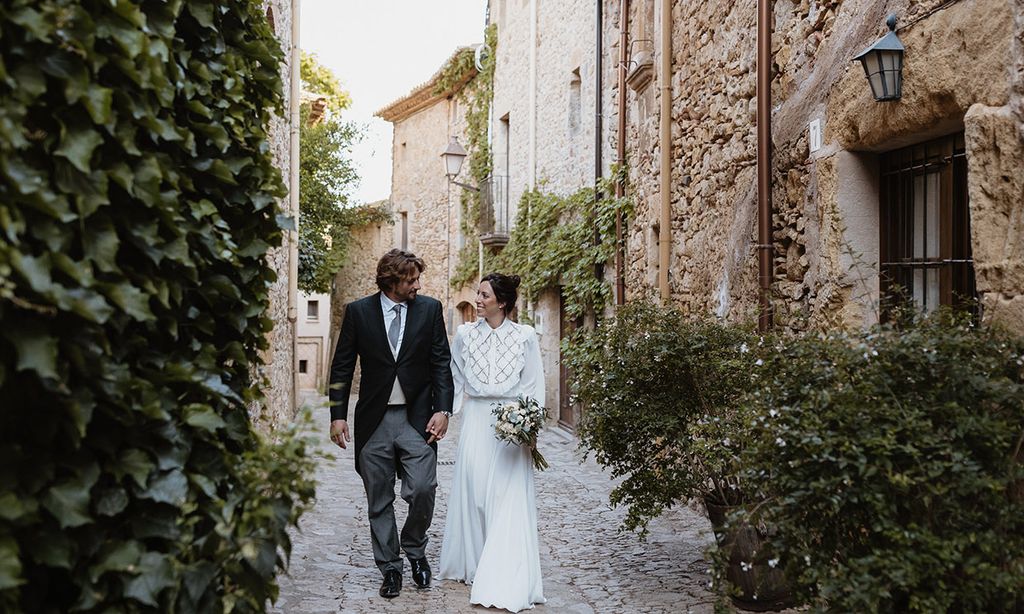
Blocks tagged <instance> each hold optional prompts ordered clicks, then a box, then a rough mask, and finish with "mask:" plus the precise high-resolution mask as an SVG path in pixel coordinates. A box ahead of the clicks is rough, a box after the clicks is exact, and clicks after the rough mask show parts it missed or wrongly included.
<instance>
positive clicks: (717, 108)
mask: <svg viewBox="0 0 1024 614" xmlns="http://www.w3.org/2000/svg"><path fill="white" fill-rule="evenodd" d="M622 1H624V0H609V1H608V2H605V4H604V6H605V13H606V15H607V20H606V24H607V26H608V27H607V29H606V33H605V41H606V57H607V58H608V60H609V61H608V62H607V66H608V67H609V71H608V72H609V74H608V75H607V78H606V79H605V80H604V83H605V85H606V88H607V95H606V96H605V100H606V107H605V114H606V116H607V117H609V120H610V122H609V125H614V123H615V119H616V116H617V106H618V103H617V101H618V96H619V92H618V91H617V89H618V88H617V84H616V80H615V78H614V75H613V74H612V73H613V70H614V68H613V67H614V66H615V61H614V58H616V57H617V56H618V38H619V36H618V35H619V32H620V30H619V28H620V27H621V26H620V24H619V23H618V22H619V19H618V16H619V10H620V2H622ZM625 1H628V0H625ZM660 5H661V2H659V1H657V0H639V1H637V0H634V1H632V2H629V4H628V14H629V23H628V24H626V28H627V32H628V36H629V44H630V48H629V49H630V52H631V56H633V58H636V59H640V60H642V57H641V56H639V55H637V54H638V53H639V52H646V53H648V54H650V55H651V56H653V57H654V62H653V66H654V68H653V70H652V71H651V72H653V75H652V77H653V78H652V79H651V80H650V82H649V83H648V84H647V85H646V86H642V87H639V88H637V89H636V90H634V89H632V88H627V89H626V91H625V95H626V97H627V98H626V100H627V106H626V109H627V110H626V113H627V115H626V118H627V126H628V128H627V133H626V150H627V157H628V163H629V178H630V184H631V190H632V194H633V196H634V197H635V199H636V205H637V211H636V216H635V219H634V220H633V222H632V223H631V224H630V227H629V232H628V234H627V238H626V244H627V253H628V258H627V262H628V266H627V298H635V297H640V296H653V295H656V290H655V285H656V270H657V267H658V264H659V263H658V258H657V239H658V234H657V232H656V229H657V224H658V219H659V211H658V209H659V204H658V202H659V197H660V192H659V155H660V150H659V147H658V139H657V136H658V121H659V102H660V100H659V97H660V91H661V90H660V85H661V83H663V81H662V79H663V76H662V75H661V74H659V70H658V68H657V67H658V65H659V61H658V58H659V56H658V54H659V49H660V42H661V37H660V31H661V20H662V18H663V16H662V15H661V11H660ZM773 5H774V9H773V11H774V12H773V16H774V35H773V38H772V59H773V64H774V67H775V72H774V75H773V80H772V85H771V94H772V100H771V103H772V120H771V127H772V132H771V134H772V145H773V149H774V151H773V160H772V166H771V168H772V180H773V189H772V199H773V203H774V216H773V224H772V226H773V246H774V256H775V261H774V264H775V266H774V281H773V284H772V297H773V299H772V302H773V306H774V310H775V323H776V325H778V326H783V327H788V328H791V329H805V328H810V327H822V326H834V325H840V324H845V325H865V324H870V323H872V322H874V321H877V319H878V318H879V313H880V310H879V305H880V299H881V298H883V296H885V294H886V292H885V287H884V286H885V283H886V282H885V280H886V279H887V277H891V276H892V275H900V274H901V273H900V271H903V272H904V273H903V275H904V277H903V278H902V279H903V281H904V282H906V283H905V284H904V286H905V287H907V289H908V291H909V293H910V294H911V295H912V296H913V298H914V300H915V302H917V303H918V304H919V305H924V306H925V307H926V308H931V307H932V306H934V305H935V304H936V302H937V301H938V302H945V301H946V299H948V296H949V295H950V292H949V290H950V287H951V285H952V287H953V288H954V289H961V290H962V289H963V288H971V287H972V284H971V283H970V282H971V281H972V280H970V279H969V277H970V271H969V269H970V264H969V263H967V262H964V261H967V260H973V271H974V277H975V280H976V290H977V293H978V296H979V298H980V302H981V306H982V313H983V316H984V318H985V320H987V321H999V322H1002V323H1005V324H1007V325H1009V326H1010V327H1012V328H1014V329H1015V330H1017V331H1020V332H1024V273H1022V271H1024V172H1022V171H1024V158H1022V137H1024V123H1022V117H1024V108H1022V103H1021V100H1022V98H1021V91H1022V88H1024V80H1022V75H1024V71H1022V65H1024V55H1022V48H1024V47H1022V38H1024V36H1022V31H1024V14H1022V12H1024V9H1022V7H1021V5H1020V3H1014V2H1008V1H1006V0H973V1H971V0H968V1H962V2H955V1H954V2H950V1H940V0H920V1H918V0H909V1H908V0H904V1H900V2H880V1H877V0H824V1H809V0H803V1H778V2H774V3H773ZM756 11H757V7H756V3H754V2H748V3H739V2H711V3H689V4H687V3H681V2H675V3H672V11H671V15H670V18H671V20H672V41H671V42H672V52H671V58H672V71H671V74H670V75H669V76H668V77H667V78H669V79H671V93H672V118H671V120H672V121H671V126H672V135H671V143H672V147H671V153H670V156H671V168H672V177H671V180H670V182H669V183H670V186H671V203H672V209H671V220H672V227H671V259H670V261H669V286H670V294H671V299H672V302H674V303H676V304H678V305H681V306H682V307H683V308H684V309H686V310H687V311H689V312H691V313H713V314H717V315H718V316H721V317H724V318H727V319H729V320H732V321H750V320H752V319H754V318H755V317H756V313H757V309H758V308H757V299H758V277H757V274H758V273H757V256H756V253H755V252H756V250H755V247H756V243H757V234H756V209H757V181H756V117H755V109H756V74H755V71H756V33H757V29H756V28H757V15H756ZM888 13H895V14H896V16H897V19H898V24H899V28H898V30H897V34H898V36H899V37H900V39H901V40H902V42H903V44H904V45H905V47H906V52H905V67H904V70H903V75H904V83H903V96H902V99H900V100H899V101H897V102H875V101H874V99H873V98H872V96H871V93H870V90H869V87H868V83H867V80H866V79H865V75H864V71H863V70H862V69H861V67H860V65H859V63H855V62H853V61H852V59H853V58H854V57H855V56H856V55H857V53H858V52H860V51H861V50H862V49H864V48H866V47H867V46H868V45H870V44H871V43H873V42H874V41H875V40H877V39H878V38H879V37H881V36H882V35H883V34H884V33H885V31H886V29H885V26H884V21H885V18H886V15H887V14H888ZM633 58H631V59H633ZM629 68H630V69H631V70H633V71H637V70H638V64H637V63H636V62H630V66H629ZM812 122H815V124H816V127H815V128H814V129H817V130H820V134H821V135H822V139H821V143H820V147H815V148H814V150H813V151H812V147H811V145H817V143H811V142H810V140H809V139H810V132H811V130H812V128H811V123H812ZM616 138H617V135H616V134H614V133H613V132H612V133H609V139H608V141H609V142H614V140H615V139H616ZM901 195H902V199H903V200H902V201H901V200H900V199H901ZM958 211H959V213H958ZM899 212H902V213H903V214H905V217H906V218H907V219H900V217H899V215H898V213H899ZM894 235H901V236H894ZM929 245H931V246H934V247H929ZM901 250H902V251H901ZM951 250H952V251H951ZM944 261H945V262H944ZM949 261H959V262H949ZM914 262H916V263H917V265H915V264H914ZM918 265H921V266H918ZM883 269H884V270H885V272H886V274H885V275H882V274H881V272H882V270H883ZM908 286H911V287H908ZM890 287H891V286H890ZM939 299H942V300H939Z"/></svg>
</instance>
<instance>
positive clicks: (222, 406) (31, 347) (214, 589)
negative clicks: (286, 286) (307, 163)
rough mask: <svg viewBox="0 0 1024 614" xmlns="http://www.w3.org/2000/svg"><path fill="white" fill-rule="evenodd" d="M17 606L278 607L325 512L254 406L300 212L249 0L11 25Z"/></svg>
mask: <svg viewBox="0 0 1024 614" xmlns="http://www.w3.org/2000/svg"><path fill="white" fill-rule="evenodd" d="M0 60H2V62H0V234H2V235H3V241H0V322H2V326H0V399H3V401H2V403H0V610H2V611H25V612H67V611H72V610H74V611H85V612H91V611H140V610H160V611H188V612H207V611H224V610H231V609H234V610H237V611H261V610H262V609H263V608H264V607H265V603H266V600H267V599H268V598H269V597H272V596H273V595H274V594H275V591H276V589H275V588H274V585H273V576H274V573H275V570H276V568H277V567H278V566H279V565H280V564H281V563H282V559H281V551H280V550H279V547H284V548H285V552H286V551H287V543H288V542H287V535H286V534H285V529H286V526H287V525H288V524H289V523H290V522H294V521H295V520H296V518H297V514H298V510H299V509H301V507H302V505H304V504H305V503H307V502H308V501H309V499H310V498H311V497H312V484H311V483H310V482H309V481H308V480H307V479H306V478H305V471H307V470H308V464H309V463H308V458H307V457H306V456H305V452H304V449H303V445H302V444H301V442H298V441H296V440H294V439H293V438H292V437H290V436H288V435H287V434H285V433H282V434H280V437H279V438H278V440H277V443H275V444H271V443H268V442H265V441H264V440H263V439H262V438H261V437H260V436H259V435H257V434H256V433H255V432H254V430H253V428H252V425H251V424H250V421H249V415H248V412H247V408H248V406H249V405H250V404H251V403H258V402H259V401H260V399H261V398H262V396H261V393H260V392H259V390H258V388H257V385H258V384H259V382H257V381H254V378H253V374H254V372H255V371H256V368H257V367H258V366H259V365H260V362H261V360H260V351H261V350H265V349H267V347H268V344H267V340H266V339H267V333H268V331H269V330H270V329H271V326H272V322H271V320H270V319H269V318H268V317H266V310H267V306H268V301H269V297H268V288H269V287H270V286H271V285H272V284H273V283H274V281H275V279H276V278H277V276H276V274H275V272H274V270H273V269H272V268H271V266H270V265H269V264H268V261H267V253H268V250H270V249H271V248H272V247H273V246H276V245H278V244H279V243H280V242H281V234H282V233H281V226H280V224H279V219H278V218H279V216H278V210H277V207H276V203H277V200H278V199H279V198H281V197H282V196H283V195H284V187H283V183H282V180H281V175H280V172H279V171H278V170H277V169H276V168H275V167H274V166H273V163H272V160H271V154H270V144H269V142H268V135H267V129H266V126H267V124H268V121H269V118H270V114H271V111H272V110H276V111H277V113H278V114H283V107H282V104H281V103H282V88H281V78H280V74H279V71H280V66H281V61H282V52H281V49H280V47H279V45H278V42H277V41H276V40H275V38H274V36H273V34H272V32H271V30H270V27H269V26H268V23H267V15H266V14H265V12H264V9H263V8H262V7H261V6H260V5H259V3H255V2H248V1H244V0H227V1H222V2H213V1H212V0H174V1H170V2H162V1H155V0H134V1H133V0H116V1H113V2H110V1H102V2H101V1H99V0H32V1H28V0H15V1H12V2H7V3H5V4H4V6H3V8H0Z"/></svg>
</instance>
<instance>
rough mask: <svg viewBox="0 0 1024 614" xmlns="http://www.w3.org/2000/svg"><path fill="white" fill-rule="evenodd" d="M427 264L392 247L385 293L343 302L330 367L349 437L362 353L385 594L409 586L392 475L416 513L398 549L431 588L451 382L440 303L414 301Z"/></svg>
mask: <svg viewBox="0 0 1024 614" xmlns="http://www.w3.org/2000/svg"><path fill="white" fill-rule="evenodd" d="M425 268H426V265H424V264H423V260H422V259H420V258H417V257H416V256H414V255H413V254H411V253H409V252H406V251H402V250H399V249H393V250H391V251H389V252H388V253H386V254H384V257H382V258H381V259H380V262H378V263H377V287H379V288H380V292H378V293H376V294H374V295H372V296H368V297H366V298H363V299H360V300H358V301H355V302H353V303H350V304H349V305H348V306H347V307H346V308H345V316H344V320H342V324H341V334H340V335H339V337H338V347H337V350H336V351H335V353H334V361H333V362H332V364H331V391H330V397H331V441H333V442H334V443H336V444H337V445H338V446H340V447H342V448H345V447H347V443H348V442H349V441H350V437H349V424H348V417H349V416H348V400H349V392H350V390H351V387H352V374H353V371H354V370H355V366H356V358H357V357H358V358H359V361H360V365H361V367H362V375H361V377H360V380H359V400H358V401H356V407H355V418H356V425H355V428H354V430H355V439H356V445H355V461H356V472H358V473H359V475H360V476H361V477H362V478H363V486H364V487H365V488H366V502H367V511H368V513H369V517H370V537H371V539H372V542H373V558H374V560H375V561H376V562H377V567H378V568H380V571H381V573H382V574H384V581H383V583H382V584H381V587H380V595H381V596H382V597H386V598H388V599H391V598H392V597H397V596H398V594H399V593H400V592H401V590H402V558H401V553H400V551H399V538H398V528H397V526H396V524H395V508H394V505H393V503H394V501H395V474H396V469H397V470H398V471H399V472H400V475H401V478H402V498H403V499H405V501H406V503H408V504H409V515H408V518H407V519H406V521H405V526H403V527H402V538H401V549H402V550H404V551H405V554H406V556H407V557H409V564H410V566H411V567H412V578H413V581H414V582H416V585H417V586H418V587H420V588H427V587H429V586H430V565H428V564H427V559H426V552H425V550H426V546H427V529H428V528H429V527H430V521H431V519H432V518H433V515H434V492H435V490H436V489H437V443H436V442H437V440H439V439H443V438H444V436H445V434H446V433H447V431H448V418H449V417H450V416H451V409H452V398H453V396H454V384H453V383H452V372H451V351H450V350H449V348H448V336H447V334H446V333H445V327H444V318H443V317H442V315H441V303H440V302H439V301H438V300H436V299H433V298H429V297H426V296H420V297H417V296H416V293H417V292H418V291H419V289H420V273H422V272H423V270H424V269H425Z"/></svg>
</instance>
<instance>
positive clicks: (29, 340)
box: [4, 322, 58, 379]
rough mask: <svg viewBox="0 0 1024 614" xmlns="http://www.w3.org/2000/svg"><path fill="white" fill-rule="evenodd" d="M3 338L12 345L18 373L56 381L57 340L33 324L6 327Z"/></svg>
mask: <svg viewBox="0 0 1024 614" xmlns="http://www.w3.org/2000/svg"><path fill="white" fill-rule="evenodd" d="M4 336H5V337H7V338H8V339H10V341H11V343H13V344H14V350H15V353H16V354H17V355H18V364H17V367H16V368H17V370H18V371H35V372H36V374H37V375H38V376H39V377H41V378H43V377H49V378H53V379H57V377H58V376H57V349H58V340H57V338H56V337H54V336H52V335H50V334H49V333H48V332H47V331H46V330H45V329H44V328H43V327H41V326H40V325H38V324H36V323H35V322H31V323H28V322H27V323H25V324H24V325H22V326H17V327H13V326H12V327H8V328H7V330H5V331H4Z"/></svg>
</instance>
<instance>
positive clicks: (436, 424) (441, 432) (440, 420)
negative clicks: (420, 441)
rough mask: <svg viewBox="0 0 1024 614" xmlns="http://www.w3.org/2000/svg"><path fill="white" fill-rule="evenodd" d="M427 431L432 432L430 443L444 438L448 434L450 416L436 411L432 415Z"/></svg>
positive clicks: (428, 441)
mask: <svg viewBox="0 0 1024 614" xmlns="http://www.w3.org/2000/svg"><path fill="white" fill-rule="evenodd" d="M427 433H430V439H428V440H427V443H428V444H430V443H434V442H435V441H437V440H439V439H444V436H445V435H446V434H448V416H446V415H444V414H443V413H441V412H436V413H435V414H434V415H433V416H431V418H430V422H428V423H427Z"/></svg>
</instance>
